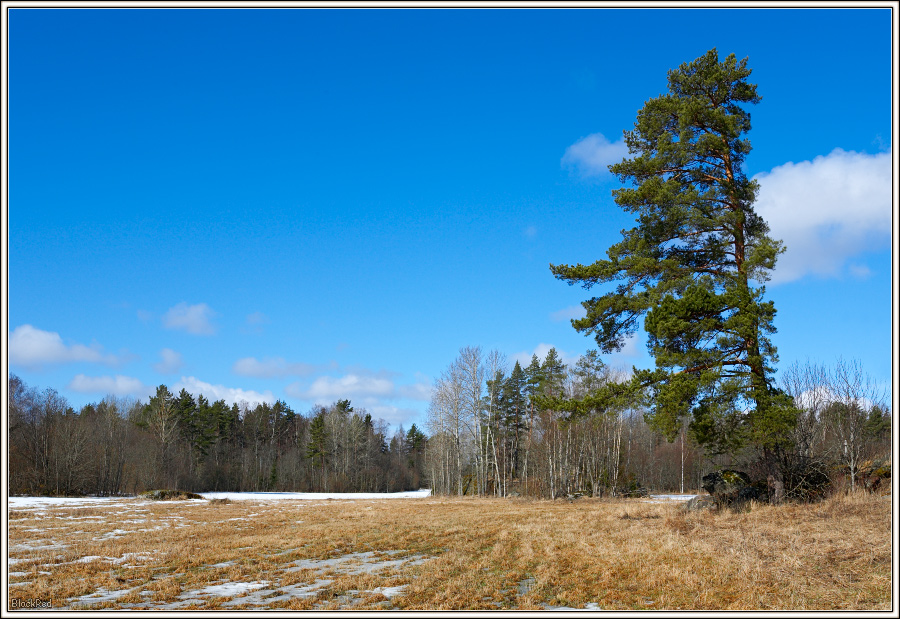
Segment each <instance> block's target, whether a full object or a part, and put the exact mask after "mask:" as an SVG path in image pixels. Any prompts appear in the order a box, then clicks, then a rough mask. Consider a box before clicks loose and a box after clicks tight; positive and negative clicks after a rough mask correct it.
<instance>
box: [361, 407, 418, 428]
mask: <svg viewBox="0 0 900 619" xmlns="http://www.w3.org/2000/svg"><path fill="white" fill-rule="evenodd" d="M366 412H368V413H369V414H370V415H372V418H373V419H383V420H384V421H386V422H388V423H389V424H391V426H393V427H394V428H395V429H396V428H397V427H398V426H400V425H402V426H403V427H404V428H405V429H407V430H409V427H410V426H411V425H412V424H413V423H417V422H418V423H421V422H420V421H419V419H420V418H421V416H422V415H421V413H420V412H419V411H416V410H413V409H411V408H398V407H396V406H379V405H375V406H367V407H366Z"/></svg>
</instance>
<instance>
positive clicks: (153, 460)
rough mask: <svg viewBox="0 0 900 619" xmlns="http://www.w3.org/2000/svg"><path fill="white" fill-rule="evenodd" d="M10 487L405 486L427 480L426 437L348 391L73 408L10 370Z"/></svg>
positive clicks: (174, 398) (181, 397) (161, 395)
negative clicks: (353, 399)
mask: <svg viewBox="0 0 900 619" xmlns="http://www.w3.org/2000/svg"><path fill="white" fill-rule="evenodd" d="M8 421H9V452H8V458H9V492H10V494H49V495H84V494H92V495H101V496H103V495H118V494H132V493H138V492H142V491H144V490H148V489H154V488H178V489H182V490H191V491H194V492H205V491H238V492H240V491H257V492H258V491H292V492H326V491H327V492H398V491H403V490H414V489H418V488H420V487H423V486H425V485H426V481H425V479H424V474H423V471H424V464H423V463H424V454H425V447H426V437H425V435H424V434H422V432H420V431H419V429H418V428H416V426H415V425H413V426H412V427H410V429H409V431H403V428H402V426H401V428H400V429H399V430H398V431H396V432H394V433H393V434H392V435H390V436H389V434H388V424H387V423H386V422H384V421H382V420H380V419H372V416H371V415H369V414H368V413H366V411H365V410H362V409H360V410H356V409H354V407H353V406H352V405H351V403H350V401H349V400H339V401H338V402H335V403H334V404H333V405H331V406H328V407H324V406H315V407H313V408H312V409H311V410H310V411H309V412H308V413H307V414H306V415H303V414H298V413H296V412H295V411H293V410H292V409H291V408H290V407H289V406H288V405H287V404H285V403H284V402H282V401H278V402H275V403H274V404H271V405H270V404H266V403H262V404H257V405H255V406H254V407H250V406H249V405H247V404H246V403H242V404H240V405H239V404H233V405H231V406H228V405H227V404H226V403H225V401H224V400H218V401H216V402H212V403H210V402H209V401H208V400H207V399H206V398H204V397H203V396H202V395H200V396H198V397H197V398H196V399H195V398H194V397H193V396H192V395H191V394H189V393H187V391H185V390H183V389H182V390H181V392H180V393H179V394H178V395H174V394H172V393H171V392H170V391H169V390H168V388H167V387H166V386H165V385H160V386H159V387H158V388H157V390H156V395H155V396H153V397H151V398H150V399H149V401H148V402H141V401H139V400H136V399H133V398H121V397H115V396H107V397H106V398H104V399H103V400H101V401H100V402H98V403H92V404H87V405H86V406H84V407H82V408H81V409H80V410H78V411H76V410H74V409H73V408H72V407H71V406H70V405H69V403H68V402H67V400H66V399H65V398H64V397H62V396H60V395H59V394H58V393H57V392H56V391H54V390H53V389H44V390H39V389H37V388H34V387H28V386H27V385H26V384H25V383H24V382H23V381H22V380H21V379H20V378H18V377H17V376H15V375H12V376H10V379H9V420H8Z"/></svg>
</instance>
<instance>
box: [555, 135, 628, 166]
mask: <svg viewBox="0 0 900 619" xmlns="http://www.w3.org/2000/svg"><path fill="white" fill-rule="evenodd" d="M627 156H628V146H627V145H626V144H625V140H624V139H621V140H618V141H617V142H610V141H609V140H608V139H606V137H605V136H604V135H603V134H602V133H592V134H591V135H589V136H587V137H586V138H581V139H580V140H578V141H577V142H575V143H574V144H572V145H571V146H570V147H569V148H567V149H566V152H565V154H564V155H563V158H562V161H561V162H560V163H561V164H562V167H564V168H569V169H570V170H572V169H574V170H576V171H577V172H578V173H579V174H580V175H581V176H583V177H588V176H600V175H603V174H609V165H610V164H613V163H620V162H621V161H622V159H624V158H625V157H627Z"/></svg>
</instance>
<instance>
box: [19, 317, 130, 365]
mask: <svg viewBox="0 0 900 619" xmlns="http://www.w3.org/2000/svg"><path fill="white" fill-rule="evenodd" d="M79 361H81V362H87V363H103V364H105V365H110V366H115V365H119V364H120V363H122V361H123V360H122V359H121V358H120V357H117V356H116V355H112V354H109V353H105V352H104V351H103V347H102V346H100V345H99V344H92V345H91V346H85V345H84V344H77V343H73V344H66V343H65V342H63V339H62V338H61V337H60V336H59V333H56V332H53V331H42V330H41V329H37V328H35V327H33V326H31V325H20V326H18V327H16V328H15V330H13V332H12V333H10V334H9V362H10V363H13V364H18V365H25V366H31V367H38V366H41V365H43V364H46V363H74V362H79Z"/></svg>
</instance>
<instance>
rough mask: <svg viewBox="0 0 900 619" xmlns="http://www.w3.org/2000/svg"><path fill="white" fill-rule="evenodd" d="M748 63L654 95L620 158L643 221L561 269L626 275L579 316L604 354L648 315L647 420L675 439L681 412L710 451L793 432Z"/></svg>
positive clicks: (704, 63)
mask: <svg viewBox="0 0 900 619" xmlns="http://www.w3.org/2000/svg"><path fill="white" fill-rule="evenodd" d="M750 73H751V70H750V69H749V68H747V59H746V58H745V59H743V60H741V61H737V60H736V58H735V56H734V55H733V54H732V55H729V56H728V57H727V58H726V59H725V60H724V61H722V62H720V61H719V57H718V53H717V51H716V50H715V49H713V50H710V51H709V52H707V53H706V54H704V55H703V56H701V57H700V58H697V59H696V60H694V61H693V62H689V63H685V64H682V65H681V66H680V67H679V68H678V69H676V70H672V71H669V74H668V93H666V94H662V95H660V96H658V97H655V98H653V99H650V100H649V101H647V102H646V103H645V105H644V107H643V108H642V109H641V110H640V111H639V112H638V115H637V120H636V122H635V124H634V130H633V131H626V132H625V142H626V144H627V146H628V150H629V154H630V158H626V159H624V160H623V161H622V162H621V163H617V164H614V165H611V166H609V169H610V171H611V172H612V173H613V174H615V175H616V177H617V178H618V180H619V181H620V182H622V183H623V184H625V185H626V186H624V187H622V188H621V189H617V190H615V191H613V196H614V199H615V202H616V204H618V205H619V206H620V207H621V208H623V209H624V210H625V211H627V212H629V213H632V214H633V215H634V216H635V218H636V223H637V225H636V226H635V227H634V228H632V229H630V230H625V231H623V239H622V240H621V242H619V243H617V244H615V245H613V246H612V247H611V248H610V249H609V250H608V252H607V253H608V258H607V259H603V260H598V261H597V262H595V263H593V264H590V265H581V264H578V265H575V266H571V265H551V266H550V269H551V271H552V272H553V274H554V275H555V276H556V277H557V278H558V279H560V280H563V281H566V282H568V283H569V284H570V285H571V284H575V283H578V284H580V285H582V286H583V287H584V288H585V289H589V288H591V287H592V286H595V285H601V284H608V283H615V282H618V286H617V287H616V288H615V290H612V291H610V292H607V293H606V294H602V295H600V296H597V297H594V298H591V299H589V300H586V301H584V302H583V303H582V305H583V306H584V307H585V309H586V310H587V315H586V316H585V317H584V318H582V319H578V320H573V321H572V324H573V326H574V327H575V329H577V330H578V331H579V332H582V333H585V334H592V335H594V337H595V339H596V341H597V344H598V345H599V347H600V350H601V351H602V352H604V353H610V352H613V351H616V350H619V349H621V347H622V346H623V344H624V342H625V340H626V338H628V337H629V336H632V335H633V334H634V333H635V332H636V330H637V329H638V327H639V320H640V318H641V317H642V316H643V317H645V318H644V328H645V330H646V332H647V334H648V346H649V351H650V353H651V355H652V356H653V357H654V358H655V361H656V368H655V369H654V370H642V371H637V370H636V372H635V383H636V384H637V385H640V387H641V388H643V389H645V390H646V392H647V393H648V395H649V396H650V402H651V410H650V412H649V414H648V421H649V422H650V423H651V424H652V425H653V426H655V427H656V428H657V429H658V430H660V431H662V432H663V433H664V434H665V435H667V437H668V438H669V439H670V440H671V439H674V437H675V436H676V435H677V433H678V429H679V427H680V419H681V418H683V417H685V416H692V418H693V421H692V425H691V427H692V430H693V432H694V435H695V437H696V438H697V439H698V441H699V442H701V443H702V444H704V445H706V446H707V448H708V449H709V451H711V452H734V451H736V450H738V449H739V448H740V447H742V446H743V445H746V444H748V443H750V444H756V445H758V446H762V447H764V448H766V449H768V448H771V447H773V446H776V445H777V444H778V442H779V441H782V440H784V437H786V435H787V432H788V430H789V428H790V427H791V424H792V423H793V421H792V420H793V419H794V416H793V415H794V414H793V409H792V407H791V406H790V405H789V403H788V402H787V401H786V400H785V398H784V397H782V396H781V395H780V394H779V393H778V392H777V391H776V390H775V389H774V388H773V386H772V374H773V372H774V369H773V364H774V363H775V362H776V361H777V357H776V350H775V347H774V346H773V345H772V343H771V341H770V340H769V336H770V335H771V334H772V333H774V332H775V327H774V325H773V320H774V318H775V307H774V304H773V303H772V302H771V301H766V300H764V295H765V287H764V286H763V285H762V284H763V283H764V282H765V281H767V280H768V279H769V273H770V272H771V271H772V269H773V268H774V267H775V260H776V258H777V256H778V254H779V253H780V252H781V251H782V244H781V243H780V242H778V241H775V240H773V239H772V238H771V237H770V236H769V227H768V225H767V224H766V222H765V221H764V220H763V219H762V218H761V217H760V216H759V215H758V214H757V213H756V212H755V211H754V209H753V202H754V200H755V197H756V193H757V186H756V183H755V182H754V181H752V180H750V179H749V178H747V176H746V173H745V171H744V161H745V158H746V156H747V154H748V153H749V152H750V141H749V140H748V139H746V134H747V132H749V131H750V114H749V113H748V112H747V110H746V106H747V105H752V104H756V103H758V102H759V101H760V96H759V95H758V94H757V91H756V85H755V84H752V83H750V82H749V81H748V78H749V77H750Z"/></svg>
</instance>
